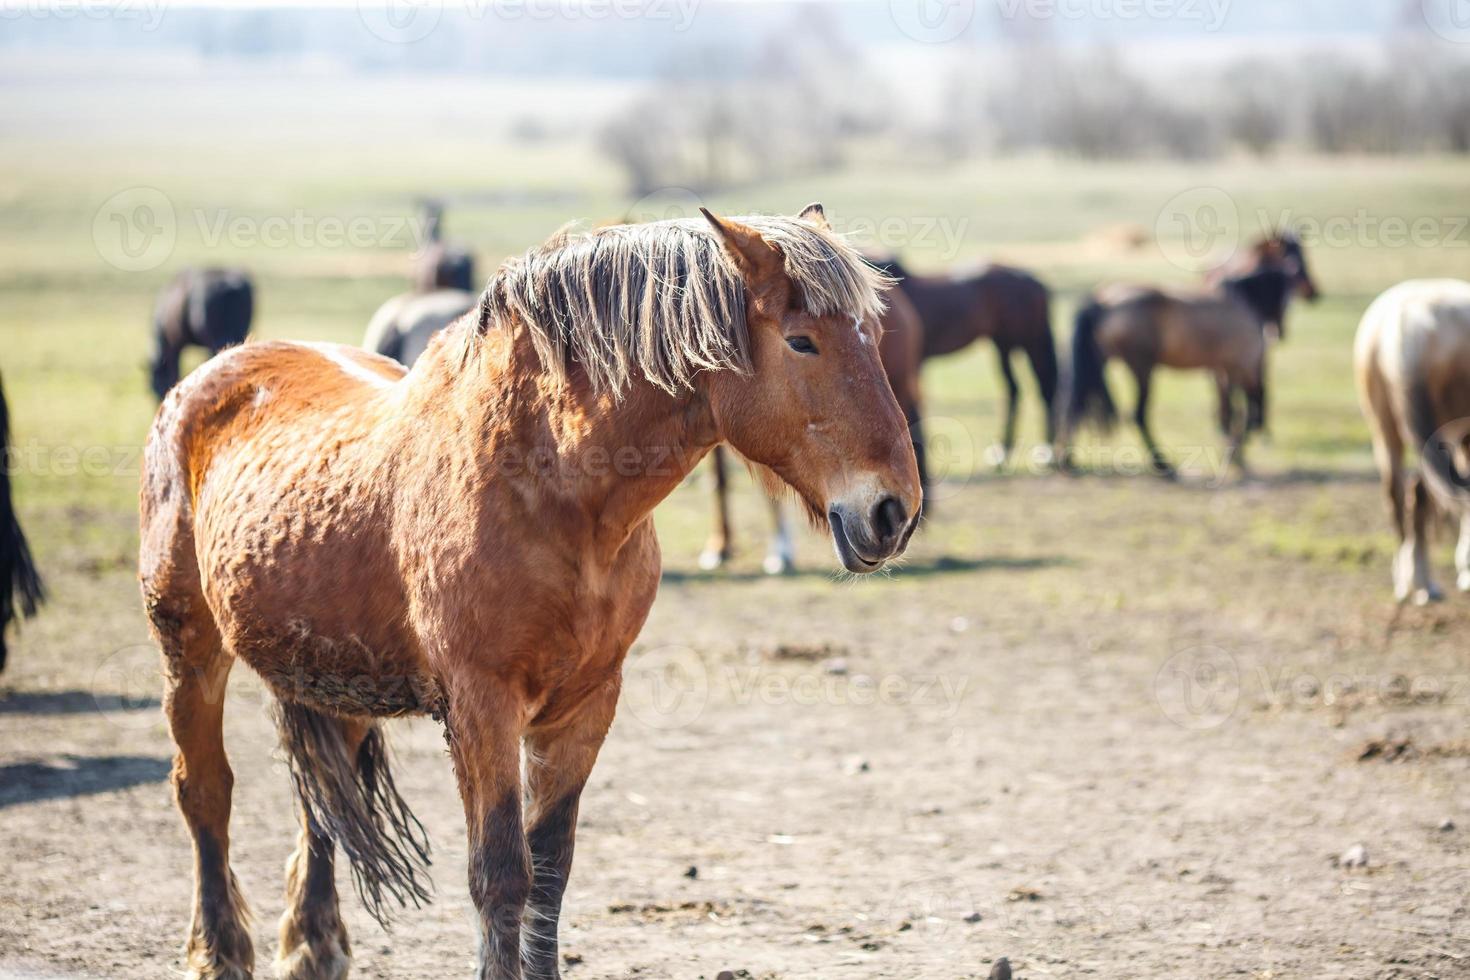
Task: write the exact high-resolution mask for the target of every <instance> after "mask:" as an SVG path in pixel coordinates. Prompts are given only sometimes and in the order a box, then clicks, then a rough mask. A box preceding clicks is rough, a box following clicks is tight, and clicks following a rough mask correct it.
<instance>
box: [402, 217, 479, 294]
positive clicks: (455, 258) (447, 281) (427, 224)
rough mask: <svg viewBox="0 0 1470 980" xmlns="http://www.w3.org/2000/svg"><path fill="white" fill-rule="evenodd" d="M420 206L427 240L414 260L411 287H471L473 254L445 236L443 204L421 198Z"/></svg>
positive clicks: (425, 290)
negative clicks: (447, 240) (447, 239)
mask: <svg viewBox="0 0 1470 980" xmlns="http://www.w3.org/2000/svg"><path fill="white" fill-rule="evenodd" d="M420 209H421V210H422V212H423V222H424V226H423V227H424V237H425V239H426V241H425V242H424V247H423V248H422V249H420V250H419V253H418V257H417V259H416V261H415V264H414V270H413V288H414V291H415V292H419V293H432V292H434V291H435V290H438V289H462V290H466V291H469V290H473V289H474V288H475V256H474V254H473V253H471V252H470V250H469V249H467V248H465V247H463V246H461V245H458V244H455V243H452V242H446V241H445V240H444V206H443V205H442V204H440V203H439V202H437V201H424V202H423V203H422V204H421V205H420Z"/></svg>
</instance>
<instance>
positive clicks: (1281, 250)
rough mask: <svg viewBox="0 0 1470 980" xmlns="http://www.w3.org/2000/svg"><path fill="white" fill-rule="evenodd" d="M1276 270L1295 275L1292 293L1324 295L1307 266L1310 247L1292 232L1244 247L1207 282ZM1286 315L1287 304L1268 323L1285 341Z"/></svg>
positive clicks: (1311, 299) (1306, 296)
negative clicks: (1304, 244)
mask: <svg viewBox="0 0 1470 980" xmlns="http://www.w3.org/2000/svg"><path fill="white" fill-rule="evenodd" d="M1272 269H1276V270H1279V271H1281V272H1285V273H1286V274H1287V275H1288V276H1289V277H1290V278H1291V293H1290V294H1289V295H1296V296H1300V297H1301V298H1302V299H1304V300H1306V301H1307V302H1309V303H1315V302H1317V300H1319V299H1321V298H1322V293H1321V291H1320V290H1318V289H1317V281H1316V280H1315V279H1314V278H1312V270H1311V268H1309V267H1308V265H1307V250H1306V248H1305V247H1303V245H1302V240H1301V239H1300V238H1298V237H1297V235H1296V234H1295V233H1294V232H1291V231H1282V232H1276V233H1273V234H1270V235H1263V236H1262V237H1260V238H1258V239H1256V240H1255V241H1254V242H1252V243H1251V245H1250V246H1249V247H1248V248H1244V249H1242V250H1240V251H1239V252H1237V253H1236V254H1235V255H1233V256H1232V257H1231V258H1230V261H1228V262H1226V263H1225V264H1224V265H1222V266H1220V268H1218V269H1216V270H1214V271H1213V272H1211V273H1210V274H1209V276H1207V277H1206V282H1208V283H1209V285H1211V286H1224V284H1225V282H1226V281H1227V280H1230V279H1241V278H1244V277H1246V276H1249V275H1252V274H1254V273H1257V272H1266V271H1269V270H1272ZM1285 314H1286V304H1285V303H1283V304H1282V306H1281V315H1280V316H1279V317H1277V318H1276V319H1275V320H1270V321H1267V322H1266V324H1265V327H1266V330H1267V332H1268V333H1274V334H1275V335H1276V336H1277V338H1279V339H1281V340H1285V339H1286V316H1285Z"/></svg>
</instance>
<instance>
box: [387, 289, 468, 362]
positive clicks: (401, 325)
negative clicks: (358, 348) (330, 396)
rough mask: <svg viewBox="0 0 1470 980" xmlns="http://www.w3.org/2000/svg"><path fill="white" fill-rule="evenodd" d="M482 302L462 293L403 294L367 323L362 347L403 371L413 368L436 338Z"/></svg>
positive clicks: (437, 291) (445, 291)
mask: <svg viewBox="0 0 1470 980" xmlns="http://www.w3.org/2000/svg"><path fill="white" fill-rule="evenodd" d="M479 300H480V298H479V297H478V296H476V295H475V294H474V293H471V292H468V291H466V290H463V289H440V290H436V291H434V292H432V293H400V294H399V295H397V296H394V297H393V298H392V299H390V300H388V301H387V302H386V303H384V304H383V305H382V306H380V307H378V311H377V312H376V313H374V314H373V318H372V319H371V320H369V321H368V327H367V332H366V333H365V334H364V335H363V338H362V346H363V348H364V349H365V350H370V351H372V352H373V353H374V354H382V355H383V356H384V357H391V358H393V360H395V361H397V362H398V363H399V364H402V365H403V366H404V367H413V364H414V362H415V361H417V360H418V359H419V357H420V356H421V355H422V354H423V353H424V351H426V350H428V348H429V341H430V340H432V339H434V335H435V334H436V333H438V332H439V331H440V330H443V329H444V328H445V327H447V326H449V325H450V324H451V323H453V322H454V321H455V320H458V319H459V318H460V317H462V316H464V315H465V314H466V313H468V312H469V311H470V310H472V309H474V308H475V304H476V303H478V302H479Z"/></svg>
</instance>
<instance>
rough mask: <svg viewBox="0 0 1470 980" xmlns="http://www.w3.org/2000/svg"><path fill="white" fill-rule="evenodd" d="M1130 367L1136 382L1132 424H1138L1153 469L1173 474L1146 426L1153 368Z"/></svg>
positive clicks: (1161, 472)
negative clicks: (1136, 395)
mask: <svg viewBox="0 0 1470 980" xmlns="http://www.w3.org/2000/svg"><path fill="white" fill-rule="evenodd" d="M1130 367H1132V370H1133V379H1134V380H1135V381H1136V382H1138V403H1137V404H1136V405H1135V406H1134V408H1133V424H1134V425H1136V426H1138V434H1139V435H1140V436H1142V437H1143V445H1144V447H1145V448H1147V449H1148V454H1149V457H1150V458H1151V459H1152V461H1153V467H1154V470H1155V471H1156V472H1158V473H1160V474H1161V475H1163V476H1173V475H1174V467H1172V466H1170V465H1169V461H1168V460H1166V459H1165V458H1164V454H1163V453H1161V452H1159V447H1158V445H1157V444H1155V442H1154V437H1153V433H1152V432H1150V431H1149V428H1148V396H1149V389H1150V388H1151V387H1152V383H1153V370H1152V368H1149V367H1134V366H1132V365H1130Z"/></svg>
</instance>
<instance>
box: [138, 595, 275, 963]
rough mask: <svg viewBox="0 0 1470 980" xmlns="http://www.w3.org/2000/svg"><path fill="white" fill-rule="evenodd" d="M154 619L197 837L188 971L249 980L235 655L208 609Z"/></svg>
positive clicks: (182, 805) (182, 797)
mask: <svg viewBox="0 0 1470 980" xmlns="http://www.w3.org/2000/svg"><path fill="white" fill-rule="evenodd" d="M198 601H199V602H200V603H202V602H203V600H202V599H200V600H198ZM154 625H155V629H156V630H157V631H158V637H159V641H160V642H161V643H162V645H163V652H164V662H165V667H166V672H167V679H166V681H165V685H166V688H165V694H164V712H165V714H166V715H167V716H168V721H169V727H170V728H171V729H172V731H173V737H174V742H175V743H176V744H177V745H178V748H179V751H178V755H177V756H176V757H175V759H174V769H173V785H174V797H175V799H176V800H177V801H178V806H179V812H180V813H182V814H183V816H184V822H185V823H186V824H188V826H189V833H190V834H191V835H193V838H194V914H193V921H192V922H191V924H190V926H189V939H188V944H187V946H186V949H185V953H186V957H187V960H188V969H189V976H190V977H191V978H197V980H249V978H250V976H251V971H252V970H253V969H254V966H255V953H254V950H253V948H252V947H251V944H250V933H249V932H248V931H247V929H246V922H247V912H246V910H245V901H244V899H243V898H242V897H241V895H240V890H239V885H238V883H237V882H236V881H235V875H234V873H233V872H231V871H230V826H229V825H230V797H231V791H232V789H233V786H234V774H233V773H232V772H231V771H230V763H229V760H228V759H227V758H226V757H225V747H224V737H223V735H224V733H223V724H224V705H225V682H226V680H227V678H228V677H229V673H230V667H231V666H232V665H233V664H234V658H233V657H231V656H229V655H228V654H226V653H225V652H224V650H223V649H222V647H221V643H220V636H219V631H218V629H217V628H216V627H215V625H214V622H213V621H212V620H210V619H209V618H208V616H207V614H195V615H193V616H192V617H191V618H190V619H189V620H188V621H178V622H173V623H170V622H167V621H166V620H165V619H164V618H163V617H162V616H160V615H159V614H158V612H157V610H156V609H155V610H154ZM185 638H187V641H186V639H185Z"/></svg>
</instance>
